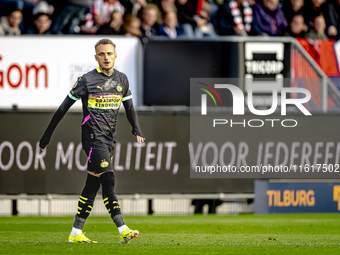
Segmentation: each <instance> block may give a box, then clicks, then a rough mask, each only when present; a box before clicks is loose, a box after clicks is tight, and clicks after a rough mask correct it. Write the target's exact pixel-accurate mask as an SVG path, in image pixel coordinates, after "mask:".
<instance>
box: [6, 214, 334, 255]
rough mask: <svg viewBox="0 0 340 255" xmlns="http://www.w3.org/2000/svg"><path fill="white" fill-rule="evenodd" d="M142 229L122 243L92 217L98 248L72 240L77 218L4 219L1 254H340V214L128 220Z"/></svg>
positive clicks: (107, 223) (90, 233) (90, 229)
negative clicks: (72, 230) (68, 239)
mask: <svg viewBox="0 0 340 255" xmlns="http://www.w3.org/2000/svg"><path fill="white" fill-rule="evenodd" d="M124 219H125V221H126V223H127V224H128V225H129V226H130V227H131V228H133V229H138V230H139V231H140V236H139V237H138V238H137V239H134V240H132V241H131V243H130V244H128V245H121V244H120V243H119V235H118V231H117V230H116V228H115V227H114V225H113V223H112V221H111V219H110V218H109V217H90V218H89V219H88V221H87V224H86V225H85V228H84V232H86V236H87V237H88V238H90V239H91V240H95V241H98V242H99V243H98V244H71V243H68V242H67V238H68V235H69V232H70V230H71V227H72V224H73V217H0V254H80V255H83V254H91V255H94V254H99V255H103V254H157V255H162V254H185V255H188V254H327V255H329V254H340V214H294V215H238V216H216V215H209V216H203V215H200V216H168V217H155V216H145V217H124Z"/></svg>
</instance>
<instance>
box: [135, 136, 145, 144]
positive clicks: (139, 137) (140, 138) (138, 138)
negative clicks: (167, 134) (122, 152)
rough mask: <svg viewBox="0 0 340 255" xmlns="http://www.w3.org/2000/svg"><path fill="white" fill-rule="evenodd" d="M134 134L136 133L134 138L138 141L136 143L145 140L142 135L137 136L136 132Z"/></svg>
mask: <svg viewBox="0 0 340 255" xmlns="http://www.w3.org/2000/svg"><path fill="white" fill-rule="evenodd" d="M135 135H136V138H137V142H138V143H144V140H145V138H144V137H142V136H139V135H137V134H135Z"/></svg>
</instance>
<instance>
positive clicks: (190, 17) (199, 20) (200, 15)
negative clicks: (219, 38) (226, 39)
mask: <svg viewBox="0 0 340 255" xmlns="http://www.w3.org/2000/svg"><path fill="white" fill-rule="evenodd" d="M203 1H204V0H177V2H176V7H177V11H178V12H177V15H178V22H179V23H180V24H181V25H182V26H183V29H184V30H185V32H186V34H188V35H189V36H190V37H191V34H192V32H191V31H194V32H193V34H194V36H195V37H203V36H214V35H215V34H216V33H215V29H214V26H213V25H212V24H211V23H210V20H209V16H208V13H207V12H206V11H205V10H203ZM187 24H189V25H191V27H190V26H188V25H187Z"/></svg>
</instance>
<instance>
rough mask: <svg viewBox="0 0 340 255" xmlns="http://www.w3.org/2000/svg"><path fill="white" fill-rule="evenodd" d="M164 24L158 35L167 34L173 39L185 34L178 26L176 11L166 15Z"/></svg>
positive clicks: (160, 27)
mask: <svg viewBox="0 0 340 255" xmlns="http://www.w3.org/2000/svg"><path fill="white" fill-rule="evenodd" d="M163 23H164V25H160V26H159V29H158V33H157V35H160V36H167V37H169V38H171V39H175V38H177V37H178V36H181V35H183V34H184V32H183V30H181V29H180V28H179V27H178V20H177V14H176V12H174V11H170V12H168V13H166V14H165V16H164V22H163Z"/></svg>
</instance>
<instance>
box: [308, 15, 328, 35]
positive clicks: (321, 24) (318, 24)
mask: <svg viewBox="0 0 340 255" xmlns="http://www.w3.org/2000/svg"><path fill="white" fill-rule="evenodd" d="M325 31H326V21H325V17H324V16H323V14H322V13H320V14H319V15H317V16H315V17H314V20H313V23H312V26H311V29H310V31H309V32H308V33H307V35H306V37H307V38H310V39H319V40H321V39H328V37H327V35H326V34H325Z"/></svg>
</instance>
